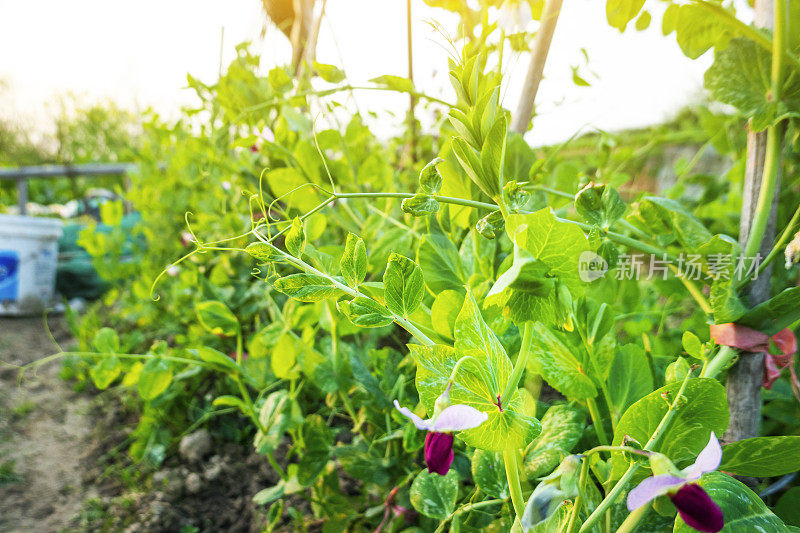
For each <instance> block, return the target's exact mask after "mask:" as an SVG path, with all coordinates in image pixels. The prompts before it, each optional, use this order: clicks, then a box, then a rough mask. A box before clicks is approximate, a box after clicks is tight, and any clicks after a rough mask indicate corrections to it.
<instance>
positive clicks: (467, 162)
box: [452, 137, 500, 198]
mask: <svg viewBox="0 0 800 533" xmlns="http://www.w3.org/2000/svg"><path fill="white" fill-rule="evenodd" d="M452 149H453V155H455V156H456V159H457V160H458V163H459V165H461V168H462V169H463V170H464V172H465V173H466V174H467V176H469V179H471V180H472V182H473V183H474V184H475V185H477V186H478V188H479V189H480V190H482V191H483V192H484V193H485V194H486V195H487V196H489V197H490V198H496V197H498V195H499V194H500V189H498V188H496V187H491V185H492V183H487V182H486V180H484V179H483V178H482V175H483V170H482V166H481V159H480V154H479V153H478V152H477V151H476V150H475V149H474V148H473V147H472V146H470V145H469V144H467V142H466V141H465V140H464V139H462V138H461V137H453V140H452Z"/></svg>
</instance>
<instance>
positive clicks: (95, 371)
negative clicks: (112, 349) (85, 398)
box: [89, 355, 122, 390]
mask: <svg viewBox="0 0 800 533" xmlns="http://www.w3.org/2000/svg"><path fill="white" fill-rule="evenodd" d="M121 372H122V365H120V362H119V358H118V357H117V356H116V355H107V356H103V357H101V358H100V361H98V362H97V363H95V364H94V366H92V368H91V369H89V376H91V378H92V381H94V384H95V386H96V387H97V388H98V389H100V390H104V389H107V388H108V386H109V385H111V383H112V382H113V381H114V380H115V379H117V377H119V375H120V373H121Z"/></svg>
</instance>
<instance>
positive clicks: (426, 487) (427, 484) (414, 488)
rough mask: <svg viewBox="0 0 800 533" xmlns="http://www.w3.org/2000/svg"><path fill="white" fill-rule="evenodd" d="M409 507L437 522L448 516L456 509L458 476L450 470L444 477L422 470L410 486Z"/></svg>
mask: <svg viewBox="0 0 800 533" xmlns="http://www.w3.org/2000/svg"><path fill="white" fill-rule="evenodd" d="M410 498H411V505H413V506H414V509H416V510H417V511H419V512H420V513H421V514H423V515H425V516H428V517H430V518H435V519H437V520H443V519H445V518H447V517H448V516H450V514H451V513H452V512H453V511H455V509H456V499H457V498H458V474H456V472H455V470H450V471H449V472H448V473H447V475H446V476H440V475H439V474H435V473H434V474H432V473H430V472H428V471H427V470H423V471H422V472H420V473H419V474H417V477H415V478H414V482H413V483H412V484H411V494H410Z"/></svg>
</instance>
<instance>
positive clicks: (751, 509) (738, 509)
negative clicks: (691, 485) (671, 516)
mask: <svg viewBox="0 0 800 533" xmlns="http://www.w3.org/2000/svg"><path fill="white" fill-rule="evenodd" d="M698 484H699V485H700V486H701V487H703V489H704V490H705V491H706V492H707V493H708V495H709V496H711V499H712V500H714V502H715V503H716V504H717V505H719V506H720V508H721V509H722V514H723V515H724V516H725V527H724V528H722V532H724V533H734V532H737V531H775V532H778V531H788V528H787V527H786V526H785V525H784V523H783V522H781V520H780V518H778V517H777V516H775V515H774V514H773V513H772V511H770V510H769V508H767V506H766V505H765V504H764V501H763V500H762V499H761V498H759V497H758V495H757V494H756V493H755V492H753V491H752V490H750V489H749V488H747V486H746V485H745V484H744V483H742V482H740V481H737V480H736V479H734V478H732V477H731V476H728V475H726V474H723V473H722V472H709V473H708V474H705V475H704V476H703V477H701V478H700V479H699V480H698ZM673 531H674V533H694V531H696V530H695V529H694V528H692V527H690V526H687V525H686V524H685V523H684V521H683V520H682V519H681V517H680V516H678V517H677V518H675V529H674V530H673Z"/></svg>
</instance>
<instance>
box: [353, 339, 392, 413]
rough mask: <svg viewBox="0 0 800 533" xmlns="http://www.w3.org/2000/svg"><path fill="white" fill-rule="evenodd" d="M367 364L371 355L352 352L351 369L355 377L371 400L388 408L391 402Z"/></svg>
mask: <svg viewBox="0 0 800 533" xmlns="http://www.w3.org/2000/svg"><path fill="white" fill-rule="evenodd" d="M362 357H363V359H362ZM367 364H369V356H368V355H367V354H363V355H362V354H361V353H359V352H358V351H356V350H352V351H351V352H350V369H351V370H352V371H353V377H354V378H355V379H356V381H357V382H358V384H359V386H360V388H361V389H362V390H363V391H364V392H366V394H367V396H368V397H369V398H370V401H373V402H375V403H376V404H377V405H378V406H379V407H381V408H388V407H389V406H390V405H391V404H390V403H389V400H388V399H387V398H386V395H385V394H384V393H383V391H382V390H381V386H380V383H379V382H378V378H376V377H375V376H374V375H373V374H372V372H370V371H369V368H367Z"/></svg>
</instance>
